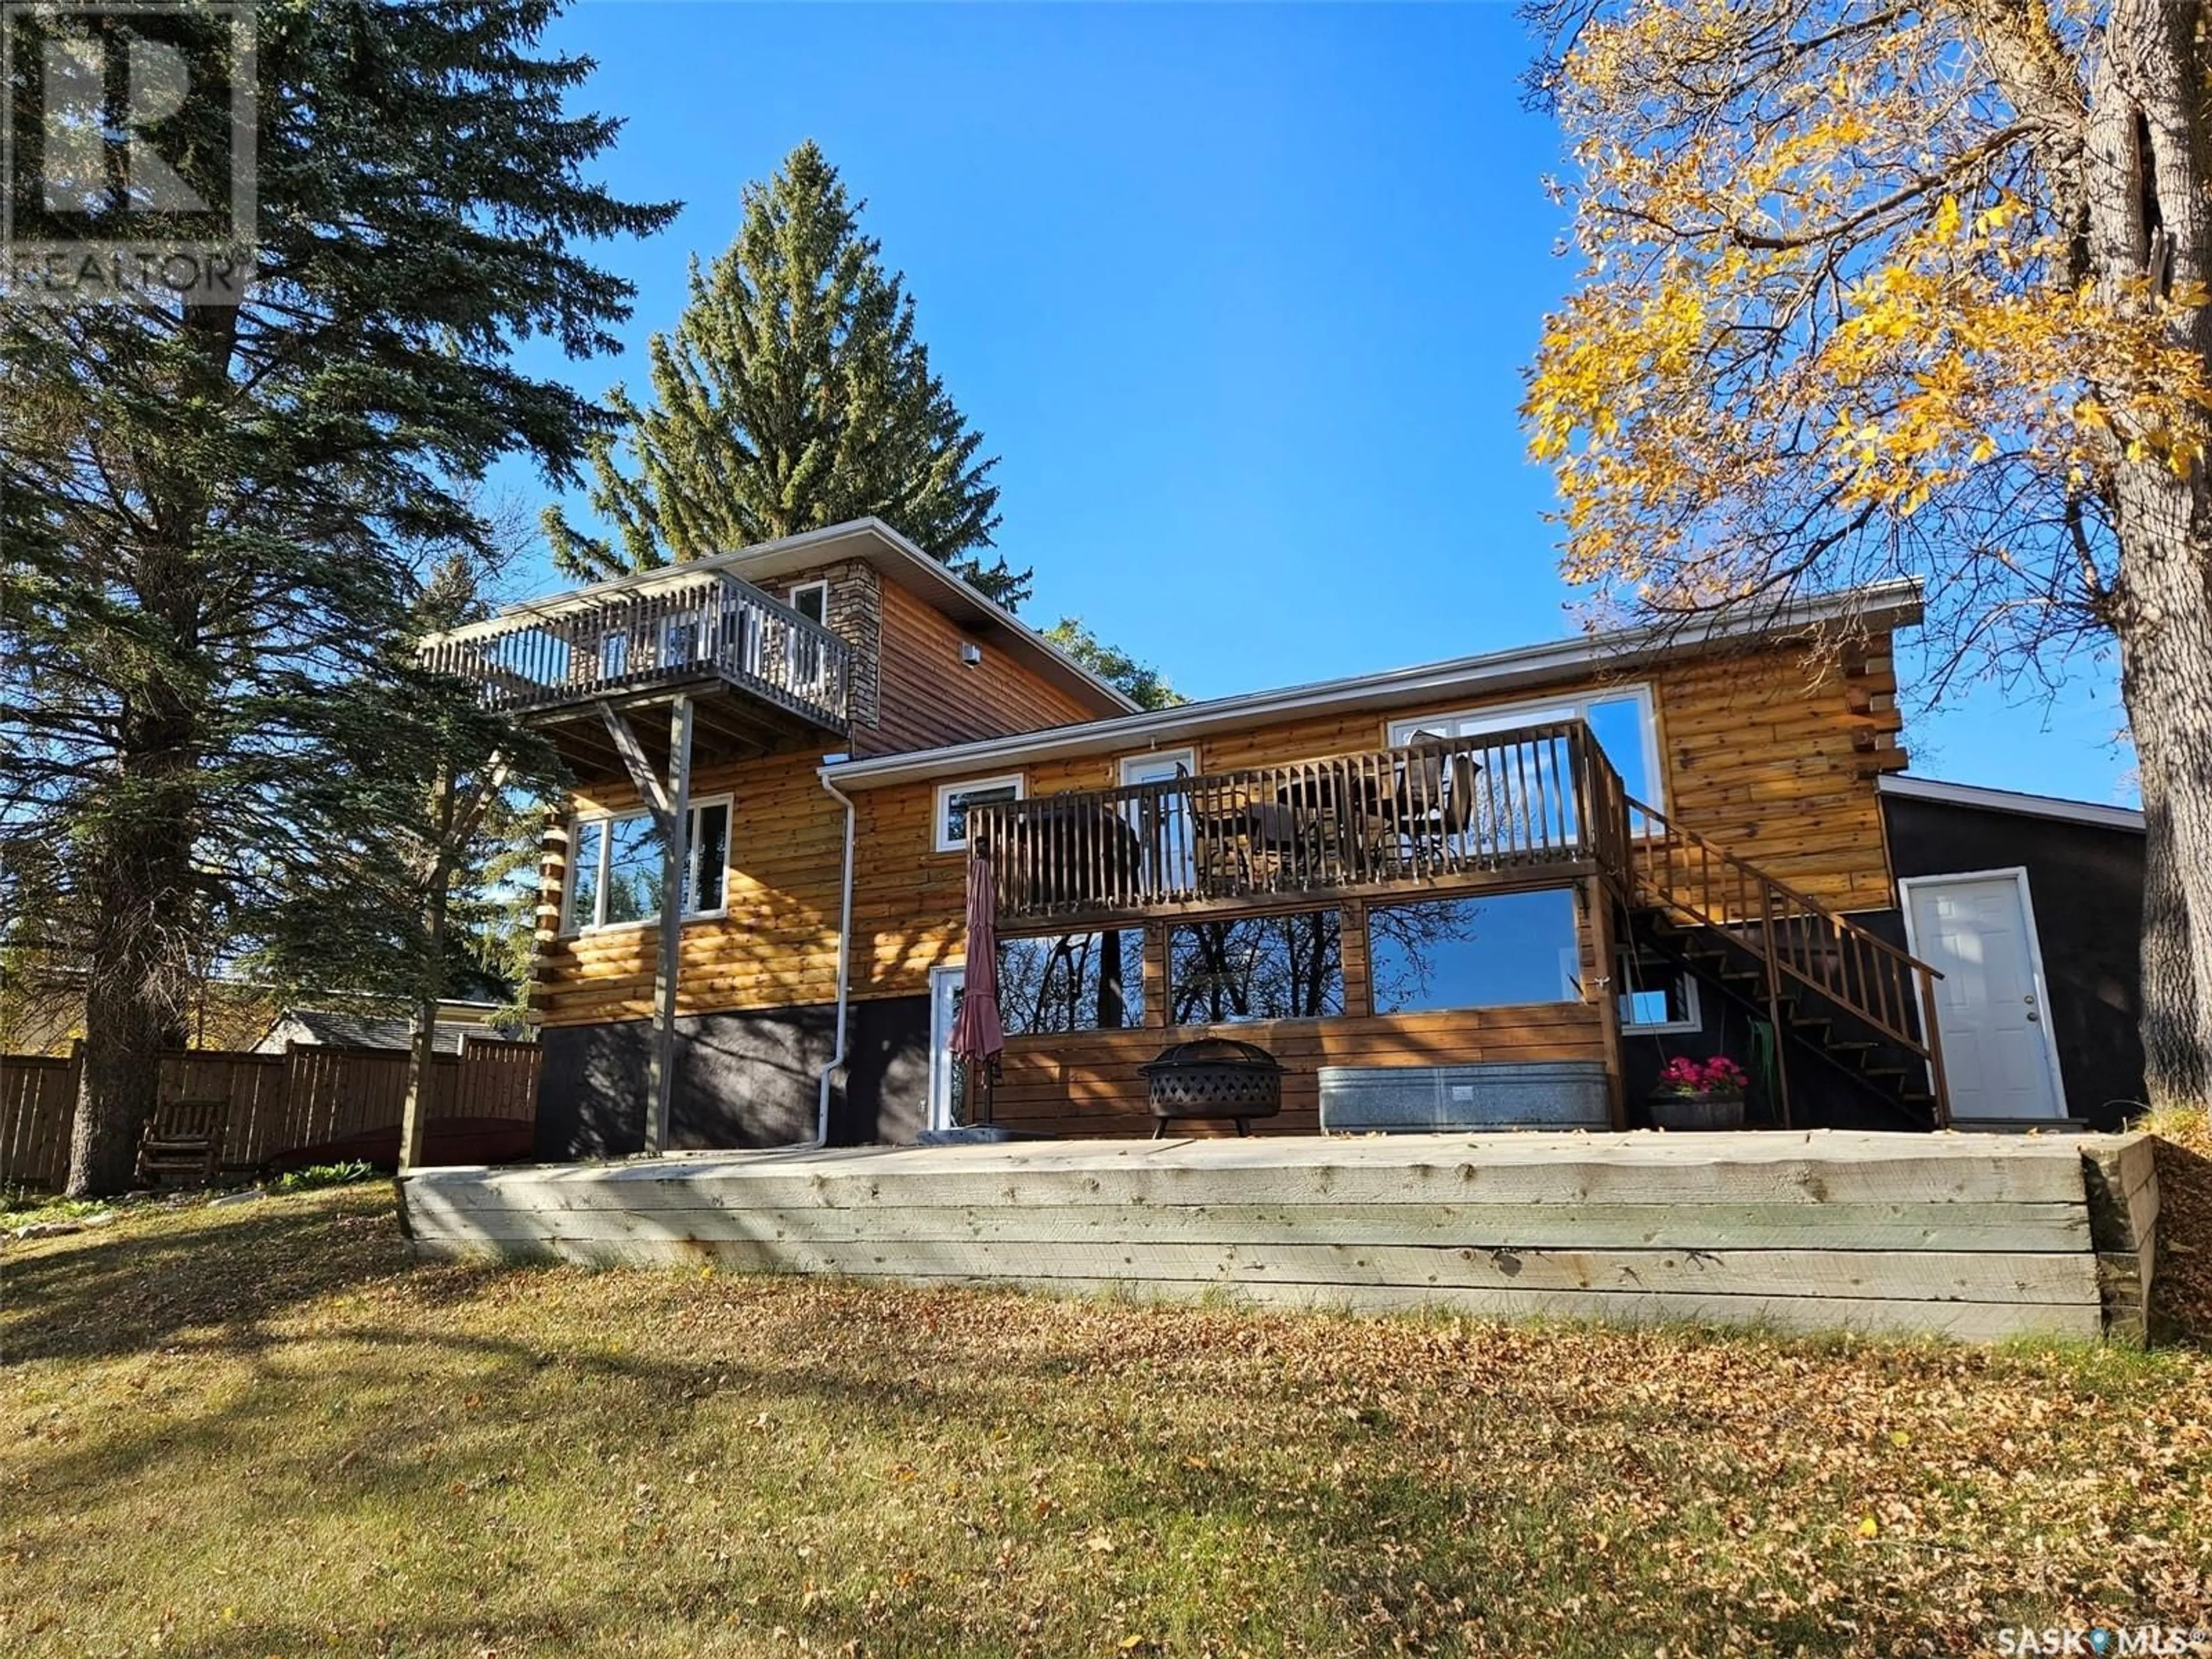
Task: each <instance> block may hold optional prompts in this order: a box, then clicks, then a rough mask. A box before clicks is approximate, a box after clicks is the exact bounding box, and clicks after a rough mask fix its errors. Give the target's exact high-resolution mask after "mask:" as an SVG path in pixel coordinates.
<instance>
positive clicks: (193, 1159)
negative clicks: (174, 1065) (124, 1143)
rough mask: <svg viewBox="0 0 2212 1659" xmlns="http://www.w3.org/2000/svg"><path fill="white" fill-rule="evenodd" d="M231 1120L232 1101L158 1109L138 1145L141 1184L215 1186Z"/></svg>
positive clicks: (191, 1102) (169, 1103)
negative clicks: (224, 1136) (223, 1140)
mask: <svg viewBox="0 0 2212 1659" xmlns="http://www.w3.org/2000/svg"><path fill="white" fill-rule="evenodd" d="M229 1117H230V1103H229V1102H228V1100H173V1101H167V1102H164V1103H162V1104H161V1105H159V1106H156V1107H155V1109H154V1119H153V1121H152V1122H150V1123H149V1124H148V1125H147V1126H146V1133H145V1134H144V1135H143V1137H142V1138H141V1139H140V1140H139V1142H138V1181H139V1184H140V1185H142V1186H147V1187H206V1186H211V1185H213V1184H214V1182H215V1177H216V1168H217V1167H218V1165H219V1164H220V1163H221V1161H222V1134H223V1130H224V1128H225V1127H227V1125H228V1121H229Z"/></svg>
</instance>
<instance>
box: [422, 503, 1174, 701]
mask: <svg viewBox="0 0 2212 1659" xmlns="http://www.w3.org/2000/svg"><path fill="white" fill-rule="evenodd" d="M848 559H857V560H859V561H860V562H863V563H866V564H868V565H871V566H872V567H873V568H875V570H876V572H877V574H878V575H880V576H881V577H882V578H883V579H884V580H886V581H891V582H896V583H897V584H898V585H899V586H901V587H903V588H905V589H907V590H908V592H913V593H915V594H918V595H919V596H920V597H921V599H924V600H926V601H927V602H928V603H929V604H930V605H933V607H935V608H936V609H937V610H939V611H942V612H944V613H945V615H947V616H949V617H951V618H952V619H953V620H954V621H956V622H957V623H960V624H961V625H962V626H963V627H965V628H967V629H970V630H972V631H973V632H974V633H975V634H976V635H978V636H979V637H981V638H986V639H991V640H995V641H998V643H1000V645H1001V646H1002V647H1004V648H1006V650H1007V651H1009V652H1010V653H1012V654H1013V655H1014V656H1015V658H1017V659H1018V660H1020V661H1021V662H1023V663H1024V664H1025V665H1027V666H1028V667H1029V668H1030V669H1031V670H1032V671H1035V672H1036V674H1038V675H1039V676H1040V677H1041V678H1043V679H1044V681H1045V682H1046V683H1047V684H1050V685H1054V686H1057V687H1058V688H1059V689H1060V690H1063V691H1066V692H1067V693H1069V694H1070V695H1071V696H1074V697H1076V698H1078V699H1079V700H1080V701H1082V702H1088V703H1089V704H1091V706H1092V707H1093V708H1096V709H1097V710H1098V712H1099V713H1101V714H1112V713H1116V712H1119V711H1122V710H1126V709H1132V708H1135V707H1136V706H1137V705H1136V704H1135V703H1133V702H1131V701H1130V700H1129V698H1128V697H1127V695H1126V694H1124V693H1123V692H1121V691H1120V690H1116V689H1115V687H1113V686H1111V685H1109V684H1107V683H1106V682H1105V681H1104V680H1103V679H1101V678H1098V676H1097V675H1096V674H1094V673H1092V672H1091V671H1090V670H1089V669H1087V668H1085V666H1084V665H1082V664H1081V663H1079V662H1077V661H1076V660H1075V659H1073V658H1072V657H1070V656H1069V655H1067V653H1065V652H1064V651H1062V650H1060V647H1058V646H1056V645H1054V644H1053V642H1052V641H1049V640H1048V639H1046V638H1045V637H1044V635H1042V634H1040V633H1038V632H1037V631H1036V629H1033V628H1031V627H1030V625H1029V624H1028V623H1025V622H1024V621H1022V620H1021V618H1019V617H1017V616H1015V615H1014V613H1013V612H1012V611H1009V610H1007V609H1006V607H1005V606H1003V605H1000V604H998V603H997V602H996V601H995V600H993V599H988V598H987V597H985V596H984V594H983V593H982V592H981V591H979V590H978V589H976V588H974V587H971V586H969V585H968V584H967V583H966V582H965V581H963V580H961V579H960V578H959V577H958V576H957V575H956V574H954V573H953V572H952V571H951V570H948V569H947V568H945V566H944V565H942V564H940V563H939V562H938V561H937V560H935V559H933V558H931V557H930V556H929V555H928V554H927V553H925V552H923V551H922V550H921V549H920V548H918V547H916V546H915V544H913V543H912V542H910V541H908V539H907V538H905V537H903V536H902V535H900V534H899V533H898V532H897V531H896V530H894V529H892V528H891V527H890V526H889V525H887V524H885V523H884V521H883V520H880V519H855V520H853V521H852V522H851V523H849V524H839V525H831V526H829V527H828V528H827V529H823V530H810V531H807V532H805V533H804V534H802V535H798V536H785V537H781V538H778V539H777V540H775V541H772V542H761V543H758V544H756V545H754V546H751V547H741V548H738V549H736V550H733V551H732V552H728V553H716V554H714V555H712V556H708V557H707V558H703V559H688V560H686V561H684V562H683V563H682V564H675V565H668V566H665V567H664V568H660V569H659V570H646V571H641V572H639V573H638V574H635V575H632V576H622V577H618V578H617V579H616V580H613V581H605V582H595V583H593V584H592V586H589V587H574V588H569V589H567V590H566V591H564V592H559V593H549V594H546V595H544V597H542V598H539V599H527V600H525V601H523V602H522V603H521V604H520V605H507V606H504V607H502V608H501V611H500V612H499V614H498V615H497V616H496V617H492V618H490V619H489V621H486V622H481V623H471V625H470V626H468V627H466V628H457V629H453V631H452V632H451V633H449V634H446V635H441V636H440V637H441V638H445V639H467V638H468V637H469V636H470V635H472V634H475V633H479V632H485V631H490V630H494V629H499V628H501V627H506V626H509V625H511V624H512V623H513V622H514V621H515V620H516V619H518V618H520V617H532V616H558V615H559V614H561V613H562V611H574V610H580V609H582V608H584V607H585V606H587V605H593V604H596V603H598V602H599V601H600V600H602V599H605V598H606V597H607V596H608V595H610V594H617V593H629V592H637V591H640V590H645V591H650V590H651V589H652V588H653V587H654V586H663V585H665V584H668V583H671V582H680V581H684V580H688V579H689V578H690V577H694V576H697V575H700V574H703V573H705V572H708V571H714V570H721V571H727V572H728V573H729V574H731V575H732V576H735V577H737V578H738V580H741V581H749V582H751V583H753V584H754V585H755V586H765V585H767V584H769V583H770V582H773V581H775V580H777V579H778V578H779V577H782V576H789V575H795V574H798V573H799V572H800V571H805V570H816V569H819V568H821V567H823V565H827V564H837V563H841V562H844V561H846V560H848Z"/></svg>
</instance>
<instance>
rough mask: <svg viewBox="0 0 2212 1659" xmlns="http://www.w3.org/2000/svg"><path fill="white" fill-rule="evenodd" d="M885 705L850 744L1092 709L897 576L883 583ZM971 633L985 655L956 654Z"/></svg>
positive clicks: (1005, 731) (989, 733)
mask: <svg viewBox="0 0 2212 1659" xmlns="http://www.w3.org/2000/svg"><path fill="white" fill-rule="evenodd" d="M883 610H884V625H883V668H882V674H883V710H882V714H881V718H880V719H879V720H878V722H877V724H876V726H874V727H873V728H872V730H868V731H865V732H858V731H856V732H855V733H854V744H853V752H854V753H855V754H859V755H887V754H893V753H897V752H900V751H902V750H910V749H933V748H936V747H938V746H939V745H940V744H953V743H966V742H969V741H970V740H971V739H974V738H998V737H1006V736H1010V735H1012V733H1014V732H1035V731H1038V730H1041V729H1042V728H1043V727H1045V726H1069V725H1073V724H1074V723H1075V722H1077V721H1079V720H1093V719H1096V718H1097V711H1095V710H1093V709H1092V708H1091V707H1090V706H1089V705H1087V704H1085V703H1084V702H1080V701H1079V700H1078V699H1077V698H1075V697H1073V696H1070V695H1069V694H1068V693H1067V692H1065V691H1062V690H1059V689H1058V688H1057V687H1054V686H1052V685H1048V684H1046V683H1045V682H1044V681H1043V680H1042V679H1040V678H1038V677H1037V676H1036V674H1034V673H1032V672H1031V671H1030V670H1029V669H1027V668H1025V667H1024V666H1023V665H1021V664H1019V663H1018V662H1016V661H1015V660H1014V659H1013V658H1012V656H1010V655H1009V654H1008V653H1006V649H1005V648H1004V646H1003V644H1002V643H1001V642H1000V641H998V640H994V639H993V638H991V637H990V636H989V635H981V634H971V633H969V632H967V631H966V630H964V629H962V627H961V626H960V624H959V623H956V622H954V621H953V620H952V619H951V617H947V616H945V615H943V614H942V613H941V612H939V611H935V610H933V609H932V608H931V607H930V606H929V605H927V604H925V603H924V602H923V601H922V600H921V599H917V598H915V596H914V595H913V594H911V593H909V592H907V591H906V590H905V589H904V588H902V587H901V586H898V585H897V584H896V582H890V583H886V584H884V587H883ZM968 641H972V642H973V643H975V645H977V646H980V647H981V648H982V653H983V659H982V661H981V662H980V663H977V664H976V665H974V666H973V667H970V666H969V665H966V664H964V663H963V662H962V661H961V660H960V647H961V646H962V644H963V642H968Z"/></svg>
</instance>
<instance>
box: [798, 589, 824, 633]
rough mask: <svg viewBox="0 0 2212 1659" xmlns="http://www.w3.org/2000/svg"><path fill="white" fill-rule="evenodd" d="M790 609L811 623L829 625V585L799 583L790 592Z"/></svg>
mask: <svg viewBox="0 0 2212 1659" xmlns="http://www.w3.org/2000/svg"><path fill="white" fill-rule="evenodd" d="M791 608H792V609H793V611H797V612H798V613H799V615H800V616H802V617H805V618H806V620H807V621H809V622H811V623H821V624H822V625H823V627H825V628H826V627H828V626H829V583H828V582H801V583H800V584H799V586H796V587H794V588H793V589H792V590H791Z"/></svg>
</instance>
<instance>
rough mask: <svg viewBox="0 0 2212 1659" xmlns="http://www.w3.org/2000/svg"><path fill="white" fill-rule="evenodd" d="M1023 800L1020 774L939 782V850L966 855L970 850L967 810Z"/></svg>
mask: <svg viewBox="0 0 2212 1659" xmlns="http://www.w3.org/2000/svg"><path fill="white" fill-rule="evenodd" d="M1021 798H1022V778H1021V775H1020V774H1019V773H1013V774H1010V775H1007V776H1006V777H1003V778H970V779H969V780H967V781H964V782H961V783H940V784H939V785H938V786H937V850H938V851H939V852H940V853H964V852H966V851H967V850H968V809H969V807H971V806H989V805H994V803H996V802H999V801H1007V800H1019V799H1021Z"/></svg>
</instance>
